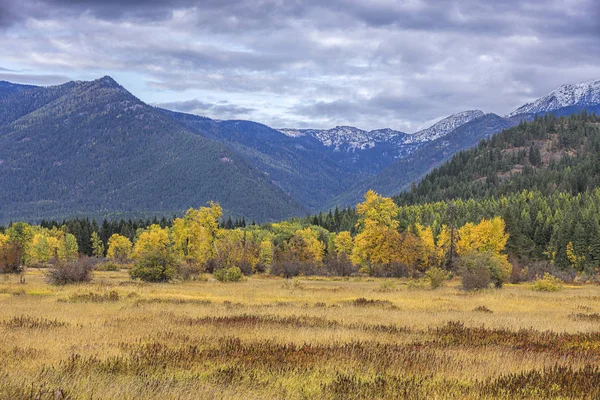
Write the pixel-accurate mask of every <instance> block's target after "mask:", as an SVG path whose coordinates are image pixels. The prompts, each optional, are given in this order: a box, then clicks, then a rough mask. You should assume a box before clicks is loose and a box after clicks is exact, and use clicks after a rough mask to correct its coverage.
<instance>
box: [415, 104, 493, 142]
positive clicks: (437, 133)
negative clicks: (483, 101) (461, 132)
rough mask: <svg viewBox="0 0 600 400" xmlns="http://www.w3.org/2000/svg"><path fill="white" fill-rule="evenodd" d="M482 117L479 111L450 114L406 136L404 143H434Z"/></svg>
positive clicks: (481, 112)
mask: <svg viewBox="0 0 600 400" xmlns="http://www.w3.org/2000/svg"><path fill="white" fill-rule="evenodd" d="M482 115H484V113H483V111H481V110H469V111H463V112H459V113H456V114H452V115H450V116H449V117H446V118H444V119H442V120H441V121H439V122H437V123H435V124H433V125H432V126H430V127H429V128H427V129H423V130H422V131H419V132H417V133H415V134H413V135H410V136H408V137H407V138H406V140H405V143H425V142H431V141H434V140H436V139H439V138H442V137H444V136H446V135H447V134H449V133H450V132H452V131H453V130H455V129H456V128H458V127H459V126H461V125H464V124H466V123H467V122H470V121H472V120H474V119H475V118H479V117H481V116H482Z"/></svg>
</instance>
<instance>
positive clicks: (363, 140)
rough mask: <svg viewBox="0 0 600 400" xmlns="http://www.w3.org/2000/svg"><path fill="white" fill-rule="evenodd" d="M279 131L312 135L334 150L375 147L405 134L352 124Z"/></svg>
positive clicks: (290, 134)
mask: <svg viewBox="0 0 600 400" xmlns="http://www.w3.org/2000/svg"><path fill="white" fill-rule="evenodd" d="M278 130H279V132H281V133H283V134H285V135H287V136H290V137H300V136H307V135H308V136H312V137H314V138H315V139H317V140H318V141H320V142H321V143H323V145H324V146H327V147H334V148H335V149H336V150H338V149H340V148H342V147H343V148H344V149H345V150H352V151H353V150H357V149H360V150H364V149H368V148H371V147H375V146H376V145H377V143H381V142H388V141H390V140H391V139H392V138H394V137H396V136H398V135H406V134H405V133H404V132H399V131H395V130H393V129H389V128H387V129H377V130H374V131H365V130H362V129H358V128H355V127H353V126H336V127H335V128H332V129H278Z"/></svg>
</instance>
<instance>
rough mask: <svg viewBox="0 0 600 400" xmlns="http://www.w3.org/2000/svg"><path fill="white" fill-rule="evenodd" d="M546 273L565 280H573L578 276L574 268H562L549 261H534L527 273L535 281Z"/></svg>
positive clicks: (529, 265)
mask: <svg viewBox="0 0 600 400" xmlns="http://www.w3.org/2000/svg"><path fill="white" fill-rule="evenodd" d="M546 273H548V274H550V275H553V276H555V277H557V278H559V279H560V280H562V281H563V282H572V281H573V280H574V279H575V277H576V276H577V274H576V273H575V270H573V268H570V269H568V270H562V269H560V268H558V267H557V266H556V265H555V264H553V263H551V262H549V261H534V262H531V263H529V264H528V267H527V275H528V278H529V280H530V281H535V280H536V279H538V278H539V277H540V276H544V275H545V274H546Z"/></svg>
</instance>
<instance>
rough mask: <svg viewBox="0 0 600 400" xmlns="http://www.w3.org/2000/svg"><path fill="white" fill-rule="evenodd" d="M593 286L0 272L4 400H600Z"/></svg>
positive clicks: (598, 299)
mask: <svg viewBox="0 0 600 400" xmlns="http://www.w3.org/2000/svg"><path fill="white" fill-rule="evenodd" d="M599 313H600V287H598V286H592V285H585V286H566V287H565V289H564V290H563V291H560V292H556V293H540V292H534V291H532V290H530V289H529V287H528V286H527V285H525V284H522V285H508V286H506V287H505V288H503V289H501V290H489V291H484V292H479V293H474V294H472V293H466V292H463V291H462V290H460V288H459V282H458V281H452V282H449V283H448V284H447V285H446V287H444V288H441V289H438V290H430V289H429V288H427V287H425V286H421V285H418V284H417V285H415V284H411V283H410V282H408V281H406V280H383V279H367V278H350V279H346V280H343V279H341V278H338V279H335V278H320V279H319V278H311V279H301V280H294V281H289V280H288V281H286V280H283V279H280V278H272V277H253V278H249V279H248V280H245V281H243V282H239V283H229V284H224V283H219V282H216V281H214V280H212V279H208V280H207V281H205V282H178V283H170V284H146V283H139V282H132V281H130V280H129V279H128V275H127V273H126V271H120V272H96V273H95V275H94V281H93V283H89V284H81V285H73V286H65V287H56V286H50V285H48V284H46V283H45V281H44V272H43V271H36V270H30V271H29V272H28V278H27V283H26V284H25V285H21V284H19V283H18V277H17V276H1V277H0V398H2V399H17V400H18V399H52V400H55V399H211V398H218V399H220V398H227V399H288V398H289V399H315V398H325V399H338V398H339V399H355V398H356V399H358V398H390V399H391V398H407V399H423V398H428V399H436V398H440V399H443V398H460V399H463V398H464V399H487V398H506V399H514V398H536V399H537V398H544V399H548V398H561V399H567V398H590V399H597V398H600V370H599V368H598V365H600V364H599V362H600V332H599V330H598V328H599V327H600V314H599Z"/></svg>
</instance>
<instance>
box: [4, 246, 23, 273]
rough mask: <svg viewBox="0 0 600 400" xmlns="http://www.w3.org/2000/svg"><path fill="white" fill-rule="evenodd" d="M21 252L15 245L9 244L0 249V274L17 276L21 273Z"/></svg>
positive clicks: (19, 247)
mask: <svg viewBox="0 0 600 400" xmlns="http://www.w3.org/2000/svg"><path fill="white" fill-rule="evenodd" d="M22 256H23V250H22V248H21V246H19V245H18V244H16V243H9V244H6V245H5V246H3V247H1V248H0V274H18V273H19V272H22V270H23V268H22V266H21V258H22Z"/></svg>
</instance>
